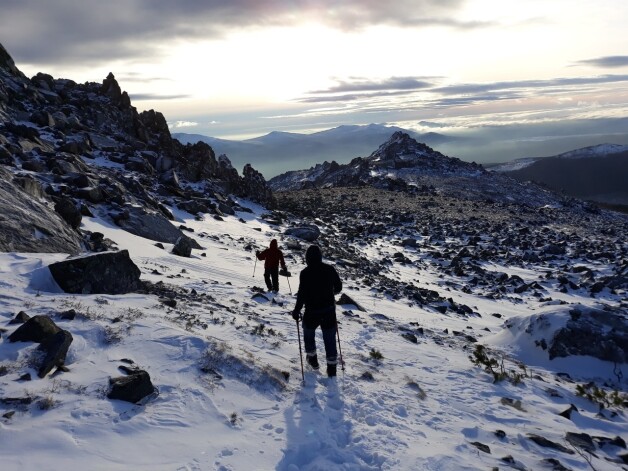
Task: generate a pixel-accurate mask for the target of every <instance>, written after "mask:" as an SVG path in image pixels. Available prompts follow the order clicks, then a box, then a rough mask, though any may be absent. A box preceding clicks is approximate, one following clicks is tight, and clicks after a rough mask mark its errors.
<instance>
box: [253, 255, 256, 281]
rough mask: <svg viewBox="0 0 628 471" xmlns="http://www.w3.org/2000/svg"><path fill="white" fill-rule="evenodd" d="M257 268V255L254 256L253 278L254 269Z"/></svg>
mask: <svg viewBox="0 0 628 471" xmlns="http://www.w3.org/2000/svg"><path fill="white" fill-rule="evenodd" d="M256 268H257V255H256V256H255V265H253V278H255V269H256Z"/></svg>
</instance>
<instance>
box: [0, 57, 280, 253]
mask: <svg viewBox="0 0 628 471" xmlns="http://www.w3.org/2000/svg"><path fill="white" fill-rule="evenodd" d="M0 166H2V168H3V169H6V170H3V172H6V171H8V173H3V174H2V175H0V176H1V177H2V178H0V181H1V185H0V186H1V188H0V200H2V202H0V204H1V205H3V206H2V207H0V210H2V209H3V208H4V207H5V206H4V205H5V204H6V208H7V209H8V211H4V210H2V211H0V214H1V215H2V216H5V215H7V218H6V219H7V221H9V220H12V219H15V218H14V217H13V216H14V215H15V216H19V215H20V214H21V216H19V221H18V222H16V223H13V222H8V223H7V224H2V225H1V227H0V250H7V251H24V252H29V251H35V252H37V251H41V252H44V251H54V252H66V253H76V252H78V251H79V250H80V247H79V242H78V241H79V240H80V237H79V235H78V234H77V233H74V232H73V231H72V230H71V229H72V228H74V229H80V223H81V221H80V216H81V215H85V214H84V213H88V212H89V210H88V209H87V208H88V206H92V205H93V206H96V207H97V208H96V211H92V212H95V213H99V214H104V213H111V214H115V215H116V217H115V218H114V219H115V220H116V222H118V223H120V224H119V225H120V226H121V227H124V228H125V229H128V230H129V231H130V232H133V233H136V234H138V235H142V236H143V237H149V238H152V239H153V240H159V241H162V242H169V243H174V242H175V241H176V239H177V238H178V237H180V236H181V234H180V233H176V232H177V231H176V230H174V231H173V230H171V229H169V228H167V226H166V225H165V224H163V221H159V220H158V219H157V218H156V217H154V216H152V214H154V213H155V212H161V213H164V211H163V209H162V208H164V207H165V206H164V202H165V201H167V199H169V198H173V197H174V198H177V199H178V200H179V201H182V202H184V201H189V200H198V199H211V200H213V203H212V206H208V208H209V207H217V206H218V205H219V204H220V203H223V202H224V201H227V200H229V197H230V196H231V195H236V196H239V197H244V198H252V199H254V200H255V201H257V202H260V203H262V204H263V203H265V202H272V200H273V199H272V192H271V191H270V189H269V187H268V185H267V184H266V182H265V180H264V178H263V176H262V175H261V174H259V173H258V172H255V171H254V170H253V169H252V168H249V167H247V169H246V172H245V175H244V176H240V175H238V172H237V171H236V170H235V169H234V168H233V166H232V165H231V162H230V161H229V159H228V158H227V157H226V156H220V157H218V158H216V156H215V154H214V151H213V150H212V148H211V147H210V146H208V145H207V144H203V143H197V144H191V145H183V144H181V143H180V142H179V141H177V140H176V139H173V138H172V136H171V134H170V131H169V129H168V123H167V121H166V118H165V117H164V115H163V114H161V113H160V112H158V111H155V110H148V111H144V112H142V113H138V112H137V110H136V108H135V107H133V106H132V104H131V100H130V99H129V96H128V94H127V93H126V92H124V91H123V90H122V88H121V87H120V84H119V83H118V82H117V80H116V78H115V76H114V75H113V74H112V73H110V74H109V75H108V76H107V77H106V78H105V79H104V80H103V82H102V83H83V84H78V83H76V82H73V81H72V80H67V79H55V78H53V77H52V76H50V75H47V74H43V73H38V74H37V75H35V76H34V77H32V79H28V78H27V77H26V76H24V75H23V74H22V73H21V72H19V70H18V69H17V67H16V66H15V63H14V62H13V60H12V59H11V57H10V55H9V54H8V52H7V51H6V50H5V49H4V48H2V47H1V46H0ZM20 170H21V172H20ZM18 173H21V174H19V175H18ZM13 177H16V180H15V183H14V184H13V183H11V182H12V181H13ZM186 183H195V185H193V186H191V185H187V184H186ZM14 185H17V186H20V187H21V188H23V190H24V191H21V192H16V191H15V188H14ZM12 193H15V195H16V196H12V197H9V198H4V196H5V195H10V194H12ZM26 195H30V196H31V197H32V198H31V199H32V200H43V199H46V200H47V202H46V203H45V204H44V203H42V202H41V201H39V203H38V204H39V205H41V206H39V207H37V208H34V206H37V203H35V202H34V201H33V202H32V201H27V198H25V196H26ZM16 199H19V200H20V201H18V202H17V204H15V201H14V200H16ZM22 200H24V201H22ZM218 200H219V201H218ZM5 201H6V203H5ZM70 203H73V204H70ZM166 204H172V203H166ZM30 206H33V208H31V207H30ZM45 206H50V207H51V208H52V207H53V206H54V207H56V209H57V211H58V213H59V214H60V215H61V216H62V218H58V216H56V215H55V216H50V214H53V215H54V212H50V211H44V207H45ZM229 206H230V208H232V207H233V205H229ZM11 207H13V208H15V209H14V210H11V209H10V208H11ZM129 207H144V208H146V209H147V214H146V215H144V216H142V217H140V218H136V219H134V218H132V217H131V218H127V219H125V218H124V215H125V212H126V210H127V209H128V208H129ZM100 209H102V210H100ZM225 210H226V206H225ZM232 211H233V210H232V209H229V210H227V211H226V212H227V213H231V212H232ZM43 213H46V216H45V217H44V216H43ZM118 216H122V217H118ZM46 218H48V219H51V221H50V223H48V222H47V221H44V219H46ZM52 219H56V220H55V221H54V222H52ZM63 220H65V221H66V222H67V224H66V223H63ZM145 222H149V224H148V225H147V227H145V228H142V227H141V225H142V224H143V223H145ZM60 223H61V224H60ZM61 226H64V228H63V229H62V228H61ZM53 239H54V240H53ZM66 239H69V240H66ZM42 241H43V242H42Z"/></svg>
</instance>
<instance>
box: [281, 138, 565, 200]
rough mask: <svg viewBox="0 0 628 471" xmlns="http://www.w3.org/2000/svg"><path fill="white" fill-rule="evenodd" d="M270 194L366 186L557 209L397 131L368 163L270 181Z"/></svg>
mask: <svg viewBox="0 0 628 471" xmlns="http://www.w3.org/2000/svg"><path fill="white" fill-rule="evenodd" d="M269 184H270V186H271V188H272V189H273V190H274V191H289V190H299V189H307V188H329V187H349V186H371V187H375V188H380V189H386V190H403V191H406V192H410V193H421V194H441V195H446V196H453V197H457V198H464V199H475V200H494V201H501V202H519V203H524V204H529V205H532V206H541V205H545V204H556V203H557V202H558V201H559V200H560V198H559V197H558V196H556V195H554V194H552V193H550V192H548V191H546V190H544V189H542V188H540V187H538V186H536V185H534V184H530V183H520V182H517V181H515V180H514V179H511V178H508V177H505V176H504V175H500V174H495V173H491V172H487V171H486V170H485V169H484V168H483V167H482V166H481V165H478V164H476V163H469V162H463V161H461V160H460V159H456V158H452V157H447V156H445V155H443V154H441V153H440V152H437V151H435V150H434V149H432V148H430V147H428V146H427V145H425V144H421V143H419V142H417V141H416V140H414V139H413V138H411V137H410V136H409V135H408V134H406V133H404V132H401V131H397V132H395V133H394V134H393V135H392V136H391V138H390V139H389V140H388V141H386V142H385V143H384V144H382V145H381V146H380V147H379V149H377V150H376V151H375V152H373V153H372V154H371V155H370V156H369V157H365V158H363V157H356V158H355V159H353V160H352V161H351V162H349V163H348V164H346V165H340V164H338V163H336V162H331V163H329V162H324V163H323V164H318V165H316V166H314V167H312V168H310V169H309V170H297V171H292V172H287V173H284V174H282V175H279V176H277V177H274V178H272V179H271V180H269Z"/></svg>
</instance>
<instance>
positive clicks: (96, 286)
mask: <svg viewBox="0 0 628 471" xmlns="http://www.w3.org/2000/svg"><path fill="white" fill-rule="evenodd" d="M48 268H49V269H50V272H51V273H52V276H53V278H54V279H55V281H56V282H57V284H58V285H59V286H60V287H61V289H62V290H63V291H65V292H66V293H77V294H124V293H131V292H133V291H137V290H138V289H140V288H141V286H142V285H141V283H140V269H139V268H138V267H137V265H135V263H133V261H132V260H131V258H130V257H129V252H128V250H121V251H119V252H103V253H99V254H97V255H89V256H84V257H78V258H72V259H69V260H64V261H62V262H57V263H53V264H51V265H49V267H48Z"/></svg>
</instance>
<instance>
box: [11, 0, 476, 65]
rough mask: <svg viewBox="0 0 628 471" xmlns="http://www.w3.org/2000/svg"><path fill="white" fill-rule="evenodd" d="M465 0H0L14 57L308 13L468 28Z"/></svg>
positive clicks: (212, 31) (290, 20) (30, 58)
mask: <svg viewBox="0 0 628 471" xmlns="http://www.w3.org/2000/svg"><path fill="white" fill-rule="evenodd" d="M464 3H465V0H397V1H395V2H381V1H379V0H343V1H342V2H338V1H337V0H229V1H223V0H220V1H218V0H213V1H207V0H177V1H172V0H108V1H107V2H102V1H100V0H81V1H80V2H77V1H75V0H55V1H49V0H1V1H0V10H1V11H2V15H0V31H2V32H3V41H6V43H5V46H7V47H8V48H9V49H10V50H11V51H12V53H13V54H14V55H15V57H16V58H18V59H19V60H20V61H22V62H29V63H33V64H37V63H51V62H54V63H63V62H69V63H72V62H76V61H83V62H88V63H90V62H96V61H105V60H108V59H120V58H123V59H125V58H126V59H131V58H141V57H144V56H151V55H155V54H159V46H160V45H161V44H163V43H164V42H165V43H167V42H172V41H177V40H181V39H184V40H185V39H212V38H221V37H223V36H224V35H225V34H226V33H227V32H229V31H232V30H237V29H242V28H255V27H267V26H295V25H298V24H300V23H301V22H303V21H315V22H319V23H322V24H325V25H327V26H330V27H333V28H338V29H342V30H356V29H361V28H365V27H368V26H372V25H392V26H401V27H422V26H431V25H438V26H448V27H452V28H462V29H466V28H476V27H482V26H484V25H485V24H486V23H484V22H481V21H479V22H474V21H458V20H456V19H455V16H456V15H455V13H456V12H457V10H458V9H459V8H460V7H461V6H462V5H463V4H464Z"/></svg>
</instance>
